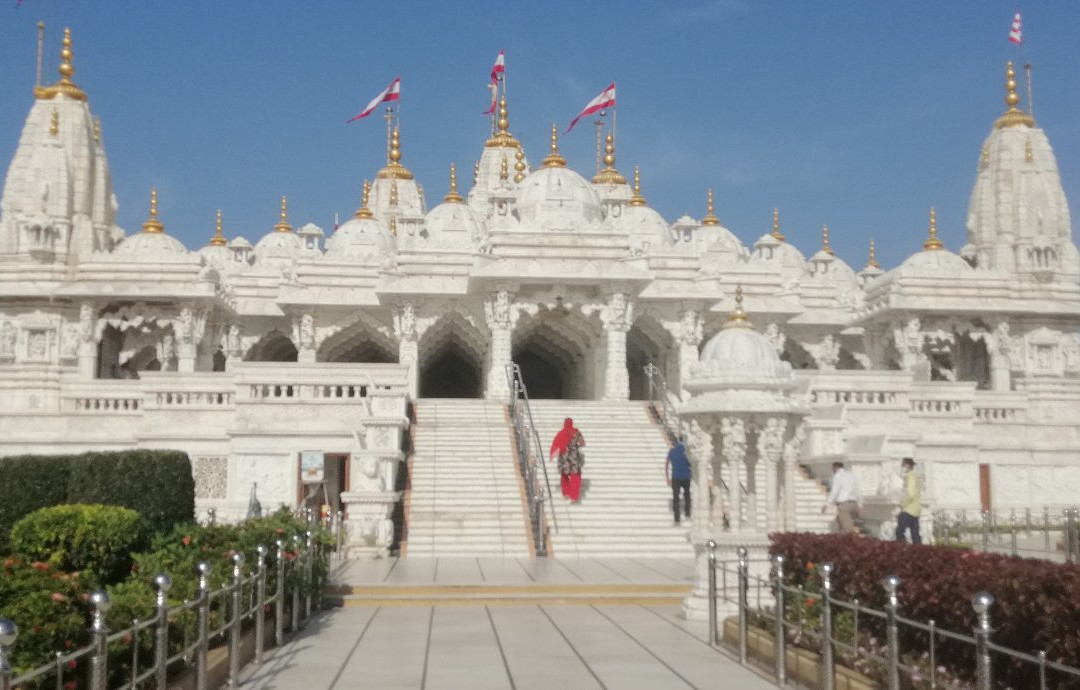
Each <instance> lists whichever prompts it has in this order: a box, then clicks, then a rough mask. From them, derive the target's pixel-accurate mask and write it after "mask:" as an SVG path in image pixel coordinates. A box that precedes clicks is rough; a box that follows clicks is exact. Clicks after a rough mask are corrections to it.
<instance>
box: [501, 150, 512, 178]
mask: <svg viewBox="0 0 1080 690" xmlns="http://www.w3.org/2000/svg"><path fill="white" fill-rule="evenodd" d="M509 179H510V164H509V163H508V162H507V160H506V156H503V157H502V158H500V159H499V181H501V182H505V181H507V180H509Z"/></svg>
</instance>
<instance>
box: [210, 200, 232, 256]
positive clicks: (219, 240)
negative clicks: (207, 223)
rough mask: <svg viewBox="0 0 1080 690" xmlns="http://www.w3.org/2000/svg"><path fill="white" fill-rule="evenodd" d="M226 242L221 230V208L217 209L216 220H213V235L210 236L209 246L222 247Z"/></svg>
mask: <svg viewBox="0 0 1080 690" xmlns="http://www.w3.org/2000/svg"><path fill="white" fill-rule="evenodd" d="M226 244H228V240H226V239H225V235H224V234H223V233H222V232H221V209H220V208H219V209H218V210H217V220H216V221H215V222H214V236H213V237H211V238H210V246H211V247H224V246H225V245H226Z"/></svg>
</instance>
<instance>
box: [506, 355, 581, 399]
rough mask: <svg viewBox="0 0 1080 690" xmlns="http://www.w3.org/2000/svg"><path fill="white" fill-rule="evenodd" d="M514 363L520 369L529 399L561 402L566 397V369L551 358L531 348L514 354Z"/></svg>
mask: <svg viewBox="0 0 1080 690" xmlns="http://www.w3.org/2000/svg"><path fill="white" fill-rule="evenodd" d="M514 363H515V364H517V365H518V366H519V367H521V378H522V379H523V380H524V381H525V388H526V390H527V391H528V393H529V397H530V398H533V399H535V400H540V399H552V400H561V399H565V398H567V397H569V396H568V395H567V392H568V391H567V380H566V379H567V374H568V373H569V372H567V371H566V368H565V367H564V366H562V365H561V364H560V363H559V362H557V361H556V360H555V359H554V358H553V357H550V356H545V353H542V352H538V351H536V350H534V349H532V348H525V349H522V350H519V351H517V352H515V353H514Z"/></svg>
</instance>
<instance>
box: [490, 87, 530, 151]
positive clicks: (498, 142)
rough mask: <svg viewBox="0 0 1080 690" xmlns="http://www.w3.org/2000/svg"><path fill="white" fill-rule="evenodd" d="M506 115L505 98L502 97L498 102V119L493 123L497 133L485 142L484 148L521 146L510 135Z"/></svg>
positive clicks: (508, 121)
mask: <svg viewBox="0 0 1080 690" xmlns="http://www.w3.org/2000/svg"><path fill="white" fill-rule="evenodd" d="M507 113H508V111H507V109H506V97H505V96H504V97H503V98H502V99H501V100H500V101H499V119H498V120H497V121H496V123H495V124H496V126H497V127H498V128H499V131H497V132H495V134H494V135H492V137H491V138H490V139H488V140H487V142H486V143H485V144H484V146H486V147H489V148H496V147H500V146H501V147H505V148H509V147H511V146H521V144H520V143H518V140H517V139H515V138H514V135H513V134H510V118H509V117H508V114H507Z"/></svg>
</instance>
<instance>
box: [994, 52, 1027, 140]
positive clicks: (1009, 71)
mask: <svg viewBox="0 0 1080 690" xmlns="http://www.w3.org/2000/svg"><path fill="white" fill-rule="evenodd" d="M1018 103H1020V96H1018V95H1016V70H1014V69H1013V63H1012V61H1011V60H1010V61H1009V62H1007V63H1006V64H1005V105H1007V106H1009V109H1008V110H1006V111H1005V114H1004V115H1002V116H1001V117H999V118H998V119H997V122H995V123H994V127H996V128H998V129H1001V128H1003V127H1015V126H1017V125H1027V126H1028V127H1034V126H1035V118H1033V117H1032V116H1031V115H1029V114H1027V113H1025V112H1024V111H1023V110H1020V109H1019V108H1017V107H1016V106H1017V104H1018Z"/></svg>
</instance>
